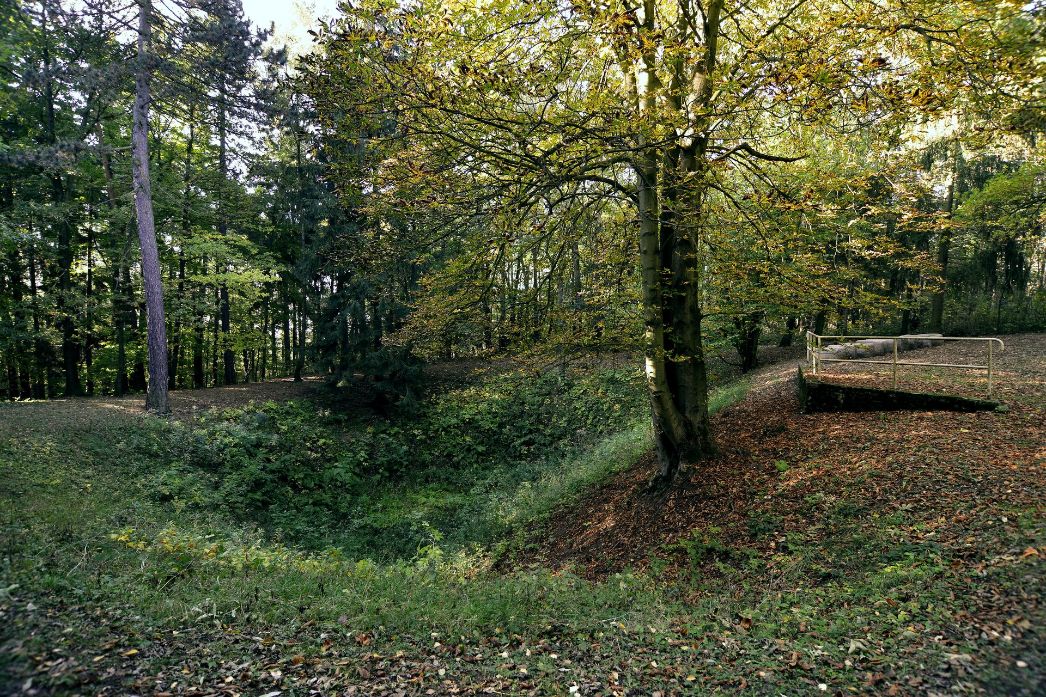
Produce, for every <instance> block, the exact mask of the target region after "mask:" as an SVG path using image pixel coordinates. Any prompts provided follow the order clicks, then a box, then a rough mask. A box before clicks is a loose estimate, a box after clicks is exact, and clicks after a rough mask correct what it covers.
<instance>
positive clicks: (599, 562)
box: [524, 335, 1046, 578]
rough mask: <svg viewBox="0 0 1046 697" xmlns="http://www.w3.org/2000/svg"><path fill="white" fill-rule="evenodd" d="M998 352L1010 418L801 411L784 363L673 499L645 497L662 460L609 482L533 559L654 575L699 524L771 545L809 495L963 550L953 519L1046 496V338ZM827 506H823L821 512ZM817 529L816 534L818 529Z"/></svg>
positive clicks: (728, 422)
mask: <svg viewBox="0 0 1046 697" xmlns="http://www.w3.org/2000/svg"><path fill="white" fill-rule="evenodd" d="M1006 339H1007V348H1006V351H1005V352H1003V353H1002V354H1001V355H999V356H998V357H997V358H998V364H999V369H998V372H997V375H996V377H995V380H996V389H995V395H996V397H997V398H999V399H1001V400H1002V401H1003V402H1004V403H1005V404H1006V405H1007V406H1008V407H1009V409H1010V410H1009V412H1008V413H992V412H988V413H973V414H960V413H953V412H945V411H936V412H915V411H900V412H888V413H878V412H869V413H856V414H855V413H822V414H802V413H800V412H799V405H798V401H797V396H796V385H795V379H794V378H795V372H796V367H795V363H787V364H779V365H776V366H772V367H770V368H769V369H767V370H764V371H763V372H762V373H761V374H759V375H758V376H757V378H756V381H755V384H754V386H753V388H752V390H751V392H750V394H749V395H748V397H747V398H746V399H745V400H743V401H742V402H741V403H739V404H737V405H735V406H733V407H730V408H729V409H726V410H724V412H722V413H720V414H719V415H717V416H716V417H715V418H714V430H715V435H716V441H717V443H718V446H719V453H718V454H717V455H716V456H715V457H713V458H710V459H709V460H707V461H704V462H699V463H694V464H693V465H691V466H690V467H689V468H688V469H687V470H686V471H685V472H684V473H683V475H682V478H681V481H680V482H679V483H678V484H677V486H675V487H674V488H673V489H672V490H671V491H670V492H668V493H667V494H666V495H661V496H650V495H646V494H644V493H643V489H644V487H645V485H646V484H647V482H648V481H649V480H650V478H651V477H652V476H653V472H654V467H655V462H654V460H653V456H652V455H649V456H647V457H646V458H645V459H644V460H643V461H641V462H640V463H639V464H638V465H637V466H636V467H634V468H632V469H630V470H628V471H626V472H623V473H621V474H619V475H617V476H616V477H614V478H613V479H612V480H610V481H608V482H606V483H605V484H603V485H602V486H600V487H599V488H598V489H596V490H595V491H593V492H591V494H590V495H588V496H586V497H585V498H584V500H583V501H581V502H580V503H579V504H575V505H571V506H569V507H565V508H563V509H561V510H559V511H557V512H556V513H555V514H554V515H552V516H550V518H549V522H548V523H547V525H545V526H544V527H541V528H539V529H537V530H535V531H533V534H532V536H531V539H532V540H533V541H534V542H535V543H536V544H537V546H538V549H537V551H536V552H531V553H530V554H529V555H528V557H527V558H526V559H525V560H524V561H526V562H537V563H541V564H550V565H553V566H555V567H558V568H562V567H572V568H574V569H575V570H576V571H578V572H579V573H581V574H582V575H585V576H588V577H595V578H598V577H602V576H605V575H607V574H608V573H611V572H614V571H619V570H622V569H625V568H630V567H632V568H635V567H645V566H647V565H648V564H649V563H650V562H651V560H652V558H653V557H655V556H658V555H663V549H664V547H665V545H666V543H668V544H670V543H672V542H674V541H676V540H678V539H680V538H681V537H685V536H688V535H691V534H693V531H695V530H705V529H708V528H712V527H715V528H719V529H720V530H721V532H718V533H717V534H718V536H719V538H720V539H722V540H724V541H725V542H726V543H727V544H729V545H732V546H734V547H737V546H742V547H743V546H751V547H754V548H761V549H762V551H764V552H765V553H766V554H771V553H772V552H773V551H774V546H775V544H776V543H777V541H778V540H779V539H780V537H781V536H783V535H785V534H787V533H788V532H789V531H790V530H802V531H804V532H806V531H808V529H809V528H810V527H811V526H817V525H818V524H819V520H818V516H817V514H816V512H811V511H810V510H808V509H809V508H810V506H809V503H808V501H809V497H810V496H811V495H818V496H820V497H823V498H824V499H825V500H828V501H832V500H841V499H844V498H845V499H850V500H860V501H862V502H864V506H865V508H866V512H867V514H871V513H872V512H877V513H887V512H890V511H896V510H903V511H905V512H906V513H907V514H908V515H909V516H910V517H911V518H913V519H914V520H917V521H920V522H921V523H922V524H923V525H925V526H926V527H927V528H928V529H931V530H932V529H937V528H939V533H938V538H937V539H938V541H939V542H941V543H945V542H947V543H948V544H955V545H959V546H961V545H962V544H963V542H962V540H961V539H952V538H954V537H955V536H956V535H960V534H961V527H958V526H950V525H948V523H949V522H950V521H954V520H955V517H956V516H975V515H978V514H980V513H985V512H987V511H998V510H1003V509H1005V508H1007V507H1012V506H1018V505H1021V504H1029V503H1030V504H1034V503H1036V502H1038V503H1041V502H1043V501H1046V478H1044V476H1043V475H1044V474H1046V470H1044V456H1046V418H1044V416H1046V412H1044V407H1046V359H1044V357H1046V337H1043V336H1042V335H1023V336H1013V337H1006ZM977 351H982V352H983V349H982V348H980V347H978V348H976V349H975V348H974V347H972V346H970V345H966V344H963V345H948V346H942V347H935V348H933V349H924V350H920V351H912V352H909V353H907V354H906V357H907V358H908V359H909V360H918V361H925V362H955V363H965V362H975V361H976V359H977V356H976V353H977ZM873 371H876V372H872V371H869V370H868V369H867V368H866V367H864V366H854V365H846V366H835V367H833V368H832V369H831V371H830V372H829V373H828V374H827V375H826V378H827V379H837V380H846V381H850V382H856V383H857V384H864V385H883V386H885V385H887V384H888V381H889V375H888V371H884V370H883V369H881V368H878V367H873ZM985 383H986V375H984V374H983V373H981V374H974V373H966V372H962V371H956V370H945V369H933V370H932V371H931V370H930V369H925V368H909V369H907V372H906V374H905V375H904V377H903V379H902V380H901V385H900V386H901V387H902V388H904V387H908V388H916V389H921V390H925V391H940V392H950V393H962V394H967V393H968V394H976V393H977V392H979V391H981V390H983V389H984V388H985V387H986V384H985ZM821 508H823V506H822V507H821ZM760 514H765V515H773V516H778V517H780V518H782V525H781V526H780V530H778V531H776V532H777V534H776V535H775V536H771V539H770V540H769V541H768V540H766V539H763V537H765V536H763V535H755V534H753V533H752V531H751V530H750V528H751V527H752V525H751V524H750V521H751V520H752V519H753V517H758V516H759V515H760ZM815 532H816V531H815Z"/></svg>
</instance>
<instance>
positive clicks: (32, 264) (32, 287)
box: [29, 222, 51, 399]
mask: <svg viewBox="0 0 1046 697" xmlns="http://www.w3.org/2000/svg"><path fill="white" fill-rule="evenodd" d="M29 237H30V240H31V241H30V243H29V298H30V304H31V306H32V310H33V344H34V348H35V351H34V353H35V354H36V361H35V362H34V368H35V370H34V375H33V398H34V399H43V398H44V397H46V396H47V388H46V384H47V382H46V377H45V372H46V369H47V364H48V363H49V362H50V356H51V347H50V345H49V344H48V343H47V341H46V340H45V339H44V338H43V337H42V336H41V334H40V305H39V302H38V300H37V289H38V286H37V283H36V240H34V239H32V238H33V230H32V223H31V222H30V224H29Z"/></svg>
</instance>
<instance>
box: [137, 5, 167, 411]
mask: <svg viewBox="0 0 1046 697" xmlns="http://www.w3.org/2000/svg"><path fill="white" fill-rule="evenodd" d="M151 10H152V8H151V7H150V2H149V0H139V4H138V66H137V75H136V77H135V99H134V121H133V126H132V131H131V147H132V178H133V186H134V208H135V212H136V213H137V217H138V241H139V243H140V244H141V248H142V281H143V285H144V287H145V309H146V313H147V318H148V319H147V321H148V332H147V341H148V347H149V385H148V391H147V392H146V398H145V406H146V409H148V410H149V411H151V412H154V413H156V414H160V415H166V414H169V413H170V411H171V407H170V403H169V402H168V399H167V329H166V326H165V322H164V307H163V280H162V276H161V272H160V254H159V251H158V249H157V246H156V225H155V220H154V218H153V199H152V186H151V182H150V180H149V99H150V97H149V71H150V66H149V56H148V46H149V39H150V32H151V27H150V23H149V20H150V17H149V15H150V13H151Z"/></svg>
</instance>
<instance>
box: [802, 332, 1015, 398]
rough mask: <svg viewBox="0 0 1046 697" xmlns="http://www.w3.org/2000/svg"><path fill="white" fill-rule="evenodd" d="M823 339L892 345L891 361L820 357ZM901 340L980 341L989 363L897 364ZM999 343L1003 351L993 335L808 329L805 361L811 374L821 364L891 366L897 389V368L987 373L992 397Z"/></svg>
mask: <svg viewBox="0 0 1046 697" xmlns="http://www.w3.org/2000/svg"><path fill="white" fill-rule="evenodd" d="M824 339H834V340H836V341H839V342H846V341H855V340H856V341H860V340H862V339H879V340H887V341H892V342H893V360H888V361H870V360H868V359H865V358H822V357H821V356H820V355H819V354H820V352H821V350H822V345H821V341H822V340H824ZM903 339H917V340H920V341H930V342H933V341H983V342H985V343H986V344H987V345H988V364H987V365H978V364H973V363H969V364H966V363H963V364H957V363H920V362H916V361H898V360H897V352H898V349H899V347H900V341H901V340H903ZM996 343H998V345H999V350H1000V351H1005V350H1006V344H1005V343H1003V340H1002V339H1000V338H998V337H995V336H941V335H938V334H900V335H898V336H881V335H879V336H876V335H871V334H815V333H814V332H812V331H810V330H807V332H806V359H807V360H808V361H810V363H811V365H812V366H813V370H814V375H816V374H818V372H819V369H820V365H821V363H822V362H824V363H865V364H867V363H875V364H879V365H889V366H892V367H893V389H897V366H899V365H904V366H908V365H922V366H929V367H934V368H960V369H968V370H985V369H987V371H988V397H989V398H990V397H991V396H992V371H993V369H994V365H993V362H994V359H993V353H994V352H993V351H992V348H993V347H994V346H995V344H996Z"/></svg>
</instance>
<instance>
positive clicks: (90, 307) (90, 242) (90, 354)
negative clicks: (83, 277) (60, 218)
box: [84, 206, 95, 396]
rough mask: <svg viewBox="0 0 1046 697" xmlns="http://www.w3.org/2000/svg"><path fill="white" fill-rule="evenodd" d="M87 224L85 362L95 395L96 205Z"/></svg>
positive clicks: (89, 392) (89, 387)
mask: <svg viewBox="0 0 1046 697" xmlns="http://www.w3.org/2000/svg"><path fill="white" fill-rule="evenodd" d="M88 210H89V214H88V225H87V285H86V287H85V288H84V295H85V297H86V298H87V317H86V326H85V327H84V363H85V365H86V367H87V394H88V395H90V396H93V395H94V341H95V338H94V256H93V248H94V224H95V220H94V218H95V215H94V210H95V209H94V207H93V206H89V208H88Z"/></svg>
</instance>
